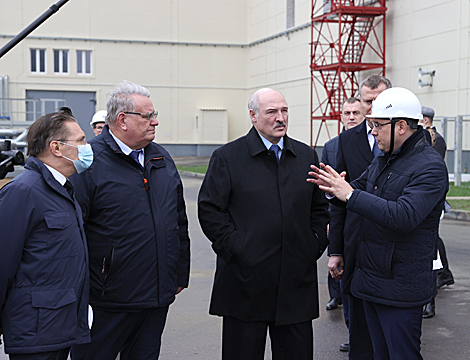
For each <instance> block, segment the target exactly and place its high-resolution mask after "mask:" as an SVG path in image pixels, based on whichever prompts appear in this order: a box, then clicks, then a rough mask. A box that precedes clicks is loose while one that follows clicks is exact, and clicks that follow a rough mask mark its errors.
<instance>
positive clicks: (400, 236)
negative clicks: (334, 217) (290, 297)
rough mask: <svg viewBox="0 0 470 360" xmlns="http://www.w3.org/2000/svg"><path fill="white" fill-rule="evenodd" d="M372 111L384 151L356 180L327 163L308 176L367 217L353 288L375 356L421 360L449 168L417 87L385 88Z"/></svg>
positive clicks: (376, 134) (375, 129) (336, 270)
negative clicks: (430, 133)
mask: <svg viewBox="0 0 470 360" xmlns="http://www.w3.org/2000/svg"><path fill="white" fill-rule="evenodd" d="M369 118H371V120H372V124H373V126H374V129H373V130H372V133H373V135H374V136H375V138H376V141H377V143H378V146H379V148H380V149H381V150H382V151H383V152H384V153H383V154H381V155H379V156H377V157H376V158H375V159H374V160H373V161H372V163H371V165H370V166H369V167H368V168H367V170H366V171H365V172H364V173H363V174H362V175H361V176H360V178H359V179H356V180H354V181H353V182H351V184H348V183H347V182H346V181H345V180H344V178H343V177H341V176H340V175H339V174H338V173H337V172H336V171H335V170H333V169H332V168H331V167H326V166H324V165H322V170H320V169H318V168H316V167H315V166H312V169H314V171H315V172H311V173H310V175H312V176H314V177H315V180H313V179H309V181H312V182H314V183H315V184H317V185H319V186H320V188H321V189H322V190H324V191H325V192H327V193H328V194H330V196H334V198H333V199H332V201H336V203H338V204H341V205H342V206H345V207H346V208H347V209H348V210H349V211H350V212H352V213H355V214H358V215H361V216H362V219H361V223H360V229H359V232H358V238H359V239H360V243H359V244H358V251H357V262H356V264H355V269H354V273H353V274H352V275H351V279H352V281H351V284H350V290H351V293H352V295H353V296H354V297H356V298H359V299H362V300H363V302H364V313H365V317H366V320H367V326H368V329H369V333H370V337H371V340H372V343H373V350H374V358H375V359H416V360H422V356H421V354H420V337H421V323H422V306H423V305H424V304H426V303H427V302H429V300H430V299H431V297H432V295H433V288H432V282H433V275H432V261H433V257H434V253H435V243H436V237H437V229H438V226H439V217H440V213H441V209H442V206H443V203H444V200H445V194H446V192H447V190H448V178H447V176H448V175H447V170H446V166H445V163H444V161H443V160H442V158H441V157H440V156H439V155H438V154H437V152H436V151H434V149H432V147H431V146H430V144H429V143H428V142H427V141H426V138H425V135H424V129H423V128H422V127H418V120H419V119H420V118H421V105H420V103H419V100H418V98H417V97H416V95H414V94H413V93H412V92H411V91H409V90H407V89H403V88H391V89H388V90H385V91H384V92H382V93H381V94H380V95H379V96H378V97H377V99H376V100H375V101H374V104H373V109H372V114H371V115H369ZM339 272H340V270H339V269H335V271H334V273H335V274H334V275H335V276H338V273H339Z"/></svg>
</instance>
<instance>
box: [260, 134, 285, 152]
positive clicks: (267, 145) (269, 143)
mask: <svg viewBox="0 0 470 360" xmlns="http://www.w3.org/2000/svg"><path fill="white" fill-rule="evenodd" d="M258 135H259V136H260V138H261V140H262V141H263V144H264V146H266V149H268V150H269V149H270V148H271V146H272V145H274V144H273V143H271V141H269V140H267V139H266V138H264V136H263V135H261V134H260V133H258ZM277 145H278V146H279V148H280V149H281V150H282V149H284V137H282V138H281V140H279V142H278V143H277Z"/></svg>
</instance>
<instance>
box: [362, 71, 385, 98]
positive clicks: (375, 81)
mask: <svg viewBox="0 0 470 360" xmlns="http://www.w3.org/2000/svg"><path fill="white" fill-rule="evenodd" d="M380 84H384V85H385V86H386V88H387V89H390V88H391V87H392V83H391V81H390V80H388V79H387V78H386V77H383V76H380V75H370V76H368V77H367V78H366V79H365V80H363V81H362V82H361V84H360V85H359V96H361V91H362V87H363V86H367V87H368V88H371V89H372V90H374V89H377V88H378V87H379V85H380Z"/></svg>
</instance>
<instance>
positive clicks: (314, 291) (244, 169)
mask: <svg viewBox="0 0 470 360" xmlns="http://www.w3.org/2000/svg"><path fill="white" fill-rule="evenodd" d="M311 164H315V165H317V166H318V156H317V153H316V152H315V150H313V149H312V148H310V147H309V146H307V145H305V144H302V143H301V142H299V141H296V140H293V139H291V138H289V137H288V136H284V149H283V151H282V156H281V158H280V161H279V163H278V161H277V158H276V155H274V152H273V151H268V150H267V149H266V147H265V145H264V144H263V142H262V140H261V138H260V136H259V134H258V133H257V131H256V129H255V128H251V130H250V132H249V133H248V134H247V135H246V136H243V137H241V138H239V139H237V140H235V141H232V142H230V143H228V144H226V145H224V146H222V147H221V148H219V149H217V150H216V151H214V153H213V154H212V158H211V161H210V163H209V168H208V170H207V174H206V177H205V178H204V182H203V183H202V186H201V190H200V192H199V198H198V216H199V222H200V224H201V228H202V230H203V231H204V234H205V235H206V236H207V238H208V239H209V240H210V241H211V242H212V248H213V249H214V251H215V253H216V254H217V270H216V273H215V278H214V287H213V290H212V299H211V305H210V309H209V312H210V313H211V314H213V315H220V316H232V317H235V318H237V319H239V320H242V321H272V322H275V323H276V324H278V325H285V324H295V323H299V322H304V321H310V320H312V319H314V318H316V317H318V315H319V311H318V286H317V262H316V260H317V259H318V258H319V257H320V256H321V254H322V253H323V251H324V250H325V248H326V246H327V245H328V240H327V237H326V225H327V223H328V221H329V214H328V210H327V209H328V205H327V203H326V201H325V199H324V198H323V193H322V191H321V190H320V189H319V188H318V186H316V185H313V184H311V183H308V182H307V181H305V179H306V177H305V174H306V172H308V170H309V166H310V165H311Z"/></svg>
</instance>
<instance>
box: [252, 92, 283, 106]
mask: <svg viewBox="0 0 470 360" xmlns="http://www.w3.org/2000/svg"><path fill="white" fill-rule="evenodd" d="M258 102H259V107H260V109H261V108H271V107H287V102H286V99H284V96H282V95H281V94H280V93H278V92H277V91H267V92H265V93H262V94H261V95H260V96H259V97H258Z"/></svg>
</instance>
